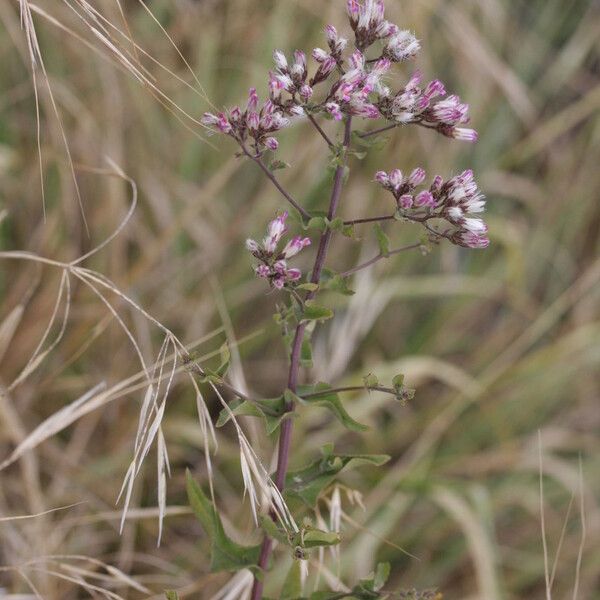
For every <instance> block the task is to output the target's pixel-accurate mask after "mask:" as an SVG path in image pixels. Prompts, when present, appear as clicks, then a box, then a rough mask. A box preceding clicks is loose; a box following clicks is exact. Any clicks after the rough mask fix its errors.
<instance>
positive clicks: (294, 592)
mask: <svg viewBox="0 0 600 600" xmlns="http://www.w3.org/2000/svg"><path fill="white" fill-rule="evenodd" d="M301 597H302V572H301V568H300V561H299V560H295V559H294V560H293V561H292V566H291V567H290V570H289V571H288V574H287V576H286V578H285V581H284V582H283V589H282V590H281V596H280V600H296V599H297V598H301Z"/></svg>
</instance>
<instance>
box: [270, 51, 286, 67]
mask: <svg viewBox="0 0 600 600" xmlns="http://www.w3.org/2000/svg"><path fill="white" fill-rule="evenodd" d="M273 60H274V61H275V66H276V67H277V68H278V69H279V70H280V71H285V70H287V66H288V62H287V58H286V57H285V54H284V53H283V52H282V51H281V50H275V51H274V52H273Z"/></svg>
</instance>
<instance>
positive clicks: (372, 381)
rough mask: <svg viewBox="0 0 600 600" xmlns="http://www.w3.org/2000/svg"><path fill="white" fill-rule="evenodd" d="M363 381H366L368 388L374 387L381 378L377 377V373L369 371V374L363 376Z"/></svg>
mask: <svg viewBox="0 0 600 600" xmlns="http://www.w3.org/2000/svg"><path fill="white" fill-rule="evenodd" d="M363 381H364V382H365V387H366V388H373V387H375V386H377V385H379V379H377V375H373V373H369V374H368V375H367V376H365V377H363Z"/></svg>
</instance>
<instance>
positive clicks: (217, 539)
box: [186, 470, 260, 572]
mask: <svg viewBox="0 0 600 600" xmlns="http://www.w3.org/2000/svg"><path fill="white" fill-rule="evenodd" d="M186 488H187V494H188V499H189V502H190V506H191V507H192V509H193V511H194V513H195V515H196V517H197V518H198V520H199V521H200V524H201V525H202V527H203V528H204V530H205V531H206V534H207V535H208V537H209V538H210V541H211V564H210V570H211V571H213V572H214V571H239V570H241V569H251V570H254V571H256V570H257V568H258V567H257V563H258V557H259V554H260V546H242V545H240V544H238V543H237V542H234V541H233V540H232V539H231V538H229V537H228V536H227V534H226V533H225V530H224V529H223V523H222V522H221V517H220V516H219V514H218V513H217V511H216V509H215V507H214V506H213V504H212V502H211V501H210V500H209V499H208V498H207V497H206V496H205V494H204V492H203V491H202V488H201V487H200V486H199V485H198V484H197V483H196V481H194V478H193V477H192V475H191V473H190V471H189V470H187V471H186Z"/></svg>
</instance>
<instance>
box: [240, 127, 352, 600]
mask: <svg viewBox="0 0 600 600" xmlns="http://www.w3.org/2000/svg"><path fill="white" fill-rule="evenodd" d="M351 134H352V117H348V118H347V120H346V126H345V129H344V143H343V146H344V149H347V148H348V147H349V146H350V140H351ZM345 162H346V161H345V160H344V161H342V164H340V165H339V166H338V167H337V169H336V170H335V175H334V179H333V187H332V190H331V197H330V201H329V210H328V214H327V216H328V218H329V220H333V218H334V217H335V214H336V212H337V209H338V205H339V203H340V197H341V195H342V187H343V183H344V171H345V168H346V164H345ZM269 175H271V173H270V172H269ZM286 197H287V196H286ZM331 235H332V231H331V229H326V230H325V231H324V232H323V233H322V234H321V238H320V240H319V248H318V249H317V256H316V257H315V264H314V267H313V271H312V277H311V283H316V284H318V283H319V279H320V278H321V271H322V270H323V266H324V265H325V258H326V257H327V250H328V249H329V243H330V241H331ZM315 293H316V291H312V292H308V294H307V295H306V300H311V299H312V298H313V297H314V296H315ZM305 329H306V321H301V322H300V323H299V324H298V326H297V327H296V332H295V334H294V341H293V342H292V351H291V354H290V370H289V374H288V388H289V389H290V390H291V391H292V392H296V389H297V387H298V375H299V371H300V354H301V350H302V341H303V339H304V331H305ZM286 410H287V411H288V412H292V411H293V410H294V405H293V403H289V404H288V405H287V406H286ZM293 423H294V422H293V420H292V419H289V418H288V419H284V420H283V421H282V423H281V429H280V433H279V448H278V455H277V470H276V472H275V485H276V486H277V487H278V488H279V489H280V490H282V491H283V487H284V483H285V476H286V473H287V468H288V462H289V456H290V446H291V441H292V428H293ZM272 549H273V540H272V539H271V538H270V537H269V536H268V535H265V537H264V539H263V543H262V546H261V550H260V556H259V559H258V567H259V568H260V569H261V570H262V571H263V573H264V571H265V570H266V568H267V565H268V563H269V558H270V556H271V551H272ZM263 587H264V582H263V581H262V579H258V578H257V577H255V578H254V585H253V587H252V595H251V600H261V599H262V595H263Z"/></svg>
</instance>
